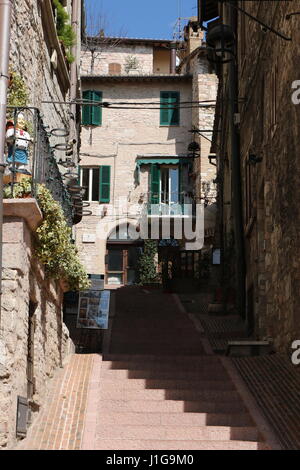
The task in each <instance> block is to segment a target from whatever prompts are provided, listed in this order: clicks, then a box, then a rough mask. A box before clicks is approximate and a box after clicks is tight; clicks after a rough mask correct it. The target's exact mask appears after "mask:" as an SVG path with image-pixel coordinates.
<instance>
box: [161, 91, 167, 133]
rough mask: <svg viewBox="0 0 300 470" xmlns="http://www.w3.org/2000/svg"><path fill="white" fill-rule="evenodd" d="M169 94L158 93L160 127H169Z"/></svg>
mask: <svg viewBox="0 0 300 470" xmlns="http://www.w3.org/2000/svg"><path fill="white" fill-rule="evenodd" d="M168 104H169V93H168V92H167V91H161V92H160V125H161V126H168V125H169V109H168Z"/></svg>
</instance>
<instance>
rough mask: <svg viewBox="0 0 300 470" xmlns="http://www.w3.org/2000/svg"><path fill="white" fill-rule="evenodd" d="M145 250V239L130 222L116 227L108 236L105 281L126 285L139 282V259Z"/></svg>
mask: <svg viewBox="0 0 300 470" xmlns="http://www.w3.org/2000/svg"><path fill="white" fill-rule="evenodd" d="M142 251H143V240H141V239H140V238H138V233H137V231H136V229H135V227H134V226H133V225H131V224H129V223H124V224H120V225H118V226H117V227H115V228H114V229H113V230H112V232H111V233H110V235H109V236H108V238H107V244H106V257H105V283H106V285H107V286H124V285H133V284H136V283H138V280H139V279H138V261H139V257H140V255H141V253H142Z"/></svg>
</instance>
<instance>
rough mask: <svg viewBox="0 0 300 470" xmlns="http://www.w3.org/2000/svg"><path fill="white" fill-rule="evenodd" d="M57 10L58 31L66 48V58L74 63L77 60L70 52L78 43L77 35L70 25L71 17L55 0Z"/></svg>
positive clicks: (57, 0)
mask: <svg viewBox="0 0 300 470" xmlns="http://www.w3.org/2000/svg"><path fill="white" fill-rule="evenodd" d="M53 4H54V6H55V8H56V12H57V14H56V30H57V35H58V38H59V39H60V41H61V42H62V43H63V45H64V46H65V48H66V58H67V61H68V62H69V63H72V62H74V60H75V58H74V56H73V55H72V54H71V52H70V48H71V47H72V46H74V44H75V43H76V34H75V32H74V30H73V28H72V25H71V24H70V17H69V15H68V13H67V12H66V10H65V9H64V7H63V6H62V4H61V3H60V1H59V0H53Z"/></svg>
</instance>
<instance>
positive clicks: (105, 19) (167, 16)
mask: <svg viewBox="0 0 300 470" xmlns="http://www.w3.org/2000/svg"><path fill="white" fill-rule="evenodd" d="M85 3H86V9H87V20H88V24H91V23H93V30H97V29H98V30H99V29H101V28H103V29H104V30H105V31H106V35H107V36H108V35H109V36H127V37H137V38H158V39H160V38H162V39H171V38H172V36H173V30H174V24H175V23H176V20H177V18H178V16H181V17H190V16H197V0H151V1H149V0H85ZM100 16H101V18H102V20H101V22H100V21H99V17H100ZM186 22H187V21H186V20H184V21H183V22H182V23H183V24H185V23H186ZM99 25H101V26H100V28H99Z"/></svg>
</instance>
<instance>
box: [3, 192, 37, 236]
mask: <svg viewBox="0 0 300 470" xmlns="http://www.w3.org/2000/svg"><path fill="white" fill-rule="evenodd" d="M3 215H4V217H20V218H21V219H24V220H26V222H27V224H28V226H29V228H30V229H31V230H32V231H33V232H35V230H36V229H37V227H38V226H39V225H40V224H41V222H42V220H43V215H42V212H41V210H40V208H39V206H38V203H37V201H36V199H34V198H24V199H4V200H3Z"/></svg>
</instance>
